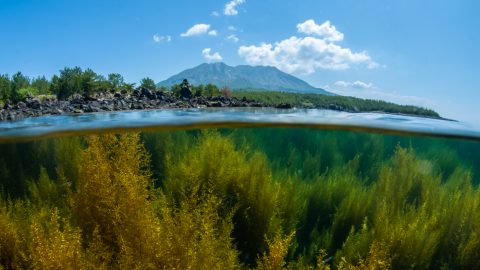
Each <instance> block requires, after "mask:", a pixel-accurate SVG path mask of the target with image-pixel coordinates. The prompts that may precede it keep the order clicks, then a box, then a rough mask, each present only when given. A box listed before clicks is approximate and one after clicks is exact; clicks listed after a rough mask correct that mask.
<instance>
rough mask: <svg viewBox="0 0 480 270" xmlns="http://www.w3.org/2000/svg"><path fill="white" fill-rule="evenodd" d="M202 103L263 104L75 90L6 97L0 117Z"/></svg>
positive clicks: (138, 92) (157, 93)
mask: <svg viewBox="0 0 480 270" xmlns="http://www.w3.org/2000/svg"><path fill="white" fill-rule="evenodd" d="M202 107H266V106H265V104H263V103H260V102H256V101H254V100H248V99H246V98H243V99H237V98H235V97H233V98H226V97H203V96H200V97H191V98H185V97H180V98H179V97H176V96H173V95H171V94H170V93H165V92H161V91H151V90H149V89H146V88H141V89H138V90H135V91H133V92H132V93H127V92H120V93H114V94H112V93H103V94H96V95H94V96H82V95H78V94H75V95H73V96H71V97H70V98H69V99H68V100H56V99H55V98H44V99H40V98H38V97H29V98H27V99H26V100H25V101H24V102H23V101H20V102H18V103H16V104H13V103H12V102H10V101H7V102H6V103H5V104H4V105H3V107H0V121H14V120H20V119H23V118H27V117H36V116H43V115H63V114H79V113H91V112H105V111H125V110H145V109H168V108H202Z"/></svg>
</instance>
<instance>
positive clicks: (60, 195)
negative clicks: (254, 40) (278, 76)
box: [0, 112, 480, 269]
mask: <svg viewBox="0 0 480 270" xmlns="http://www.w3.org/2000/svg"><path fill="white" fill-rule="evenodd" d="M195 113H196V112H195ZM172 114H175V113H174V112H172ZM236 115H237V117H238V114H236ZM257 115H258V114H257ZM150 116H151V115H150ZM189 116H191V115H185V114H183V115H176V116H175V117H171V118H170V119H169V120H168V121H169V123H170V124H171V125H163V126H158V123H153V122H155V121H154V120H152V119H144V118H142V117H140V118H138V117H137V122H135V123H143V125H140V124H138V125H136V126H135V128H134V129H133V130H132V129H131V127H132V123H134V121H133V120H132V121H131V122H128V125H127V124H125V123H124V125H125V128H126V130H125V132H122V130H123V128H122V122H121V121H116V122H115V117H110V119H111V121H113V122H115V123H116V126H112V125H108V124H105V125H106V126H105V125H104V126H102V123H106V122H108V121H106V122H95V121H93V122H92V123H94V124H93V126H95V127H108V128H104V129H90V130H88V132H85V130H86V129H85V128H83V129H81V130H75V129H67V130H59V129H55V132H50V131H52V130H51V129H49V132H46V133H45V132H44V133H41V134H40V133H38V130H37V131H35V132H33V131H32V130H34V128H33V126H34V125H31V126H23V127H21V128H18V127H19V125H20V124H19V123H10V125H11V126H10V128H11V129H8V127H6V126H3V128H4V130H3V131H4V133H3V135H4V136H3V143H2V144H0V186H1V190H2V192H1V198H0V265H1V267H3V268H6V269H10V268H14V269H20V268H30V267H33V268H42V267H53V268H69V267H70V268H85V269H87V268H89V269H90V268H100V267H101V266H104V267H105V268H122V269H131V268H134V267H139V268H141V269H146V268H152V269H156V268H166V269H171V268H177V269H186V268H191V269H203V268H215V269H228V268H239V267H240V268H246V267H258V268H262V267H263V268H262V269H278V268H276V267H279V266H283V267H292V268H294V269H315V268H314V267H317V268H318V269H323V268H322V267H332V268H338V269H343V268H348V267H358V268H359V269H363V268H369V267H371V268H369V269H381V268H382V267H387V266H388V267H390V268H393V269H409V268H414V269H426V268H430V269H439V268H442V267H444V268H446V269H450V268H454V269H475V268H480V260H479V254H480V190H479V188H478V186H479V183H480V141H479V140H476V139H475V138H476V134H477V133H476V132H475V131H473V130H470V131H468V132H467V130H468V129H466V128H465V129H464V131H465V132H459V131H458V130H460V129H459V128H458V127H457V129H455V128H451V129H448V128H446V126H447V125H452V123H447V124H445V125H446V126H445V127H444V128H443V129H441V130H440V128H439V127H441V124H439V125H434V124H432V123H428V121H438V120H425V121H427V124H425V123H423V122H422V123H423V124H424V125H420V124H418V123H420V122H421V121H423V120H417V119H415V118H408V117H402V116H385V115H384V116H383V117H393V118H392V119H393V120H392V119H389V120H385V119H383V120H381V121H386V122H389V123H391V125H388V124H385V123H384V122H382V123H383V124H382V125H381V124H379V123H380V122H375V121H380V120H378V117H376V118H374V120H372V119H373V118H371V116H369V117H370V118H368V117H363V120H361V121H360V120H358V119H353V120H354V121H353V122H352V123H357V125H353V124H352V123H350V124H349V123H346V122H342V120H338V119H337V120H335V118H332V117H333V116H332V115H329V117H330V118H328V119H330V122H328V123H327V122H326V120H325V119H323V120H322V119H318V115H315V117H311V118H308V117H307V116H305V115H304V116H305V117H304V118H301V117H300V118H295V116H292V115H291V114H290V115H285V114H283V115H282V116H283V118H282V119H290V120H288V121H285V120H278V121H277V123H275V118H271V119H269V120H268V119H267V120H268V121H263V122H262V121H261V120H262V119H257V120H252V118H245V117H243V118H242V117H240V118H241V119H236V120H237V121H236V122H235V121H233V120H232V119H230V120H232V121H224V120H225V119H227V120H228V118H218V119H219V120H218V121H217V120H215V119H216V118H215V115H209V116H210V117H208V118H202V121H196V120H195V119H194V118H188V117H189ZM200 116H201V117H205V115H200ZM251 116H252V117H253V116H254V115H251ZM299 116H301V115H299ZM92 117H93V116H92ZM95 117H99V116H98V115H96V116H95ZM102 117H105V116H102ZM182 117H184V118H182ZM395 117H397V118H395ZM345 118H348V117H346V116H345V115H343V116H342V119H345ZM102 119H103V118H102ZM117 119H118V118H117ZM121 119H123V120H125V118H121ZM192 119H193V120H192ZM212 119H213V120H212ZM242 119H243V120H242ZM292 119H293V121H292ZM295 119H307V120H308V119H310V120H308V121H311V122H308V121H304V122H303V123H301V124H302V125H298V124H299V123H298V122H296V121H295ZM348 119H350V120H351V118H348ZM368 119H370V120H368ZM375 119H376V120H375ZM398 119H404V121H399V120H398ZM405 119H406V120H405ZM57 120H58V119H57ZM197 120H198V119H197ZM205 120H208V121H205ZM240 120H242V121H240ZM320 120H322V121H323V122H322V121H320ZM355 120H356V121H355ZM138 121H140V122H138ZM142 121H144V122H142ZM145 121H150V122H151V121H153V122H152V125H145ZM156 121H158V119H157V120H156ZM182 121H183V122H182ZM215 121H217V122H215ZM362 121H364V122H362ZM372 121H373V122H372ZM409 121H410V122H409ZM415 121H417V122H415ZM418 121H420V122H418ZM61 122H62V121H61ZM365 122H368V123H370V125H369V124H364V123H365ZM405 122H406V123H408V124H405ZM62 123H66V122H62ZM76 123H77V124H78V123H79V122H78V121H77V122H76ZM83 123H84V124H88V123H89V122H88V121H84V122H83ZM179 123H187V124H188V125H185V126H182V125H179ZM415 123H417V124H415ZM434 123H435V122H434ZM110 124H111V123H110ZM117 124H118V125H117ZM293 124H296V125H293ZM4 125H7V124H4ZM15 125H16V126H15ZM265 125H267V126H268V127H262V126H265ZM409 125H411V126H410V127H411V129H408V127H409ZM453 125H456V124H455V123H454V124H453ZM13 126H15V128H14V127H13ZM39 126H42V124H39V125H37V126H36V127H37V128H38V127H39ZM53 126H55V125H53ZM59 126H61V125H59ZM66 126H68V121H67V124H66ZM249 126H254V127H249ZM377 126H378V128H376V127H377ZM395 126H396V128H394V127H395ZM43 127H50V128H51V127H52V122H48V123H46V122H43ZM199 127H201V128H199ZM433 127H435V128H437V129H439V130H440V132H436V133H435V132H433V131H436V130H433V129H431V128H433ZM22 128H23V130H24V131H26V132H25V134H27V135H28V136H24V137H22V136H21V135H19V136H18V139H19V141H15V140H14V138H15V136H11V135H12V134H13V133H12V132H13V131H15V132H19V130H20V131H21V130H22ZM185 128H186V129H185ZM7 129H8V130H7ZM429 130H430V131H431V132H427V131H429ZM432 130H433V131H432ZM100 131H101V132H100ZM127 131H128V132H127ZM36 132H37V133H36ZM112 132H113V133H112ZM442 132H443V133H442ZM96 133H101V134H96ZM5 134H7V135H8V136H7V135H5ZM66 135H68V136H66ZM35 136H40V137H38V139H35V140H31V139H32V138H33V137H35ZM445 136H446V137H449V138H445ZM0 137H1V136H0ZM47 137H48V138H47ZM452 137H453V138H452ZM464 138H468V140H466V139H464ZM1 267H0V268H1ZM269 267H270V268H269ZM308 267H311V268H308ZM349 269H350V268H349Z"/></svg>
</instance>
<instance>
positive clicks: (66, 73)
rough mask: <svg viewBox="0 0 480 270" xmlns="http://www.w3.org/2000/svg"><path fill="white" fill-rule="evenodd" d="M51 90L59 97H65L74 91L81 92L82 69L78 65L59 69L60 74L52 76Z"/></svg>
mask: <svg viewBox="0 0 480 270" xmlns="http://www.w3.org/2000/svg"><path fill="white" fill-rule="evenodd" d="M52 81H53V92H54V93H55V94H56V95H57V97H58V98H59V99H65V98H67V97H69V96H71V95H72V94H74V93H82V69H81V68H80V67H74V68H68V67H65V68H64V69H63V70H60V76H58V77H57V78H55V77H54V79H52Z"/></svg>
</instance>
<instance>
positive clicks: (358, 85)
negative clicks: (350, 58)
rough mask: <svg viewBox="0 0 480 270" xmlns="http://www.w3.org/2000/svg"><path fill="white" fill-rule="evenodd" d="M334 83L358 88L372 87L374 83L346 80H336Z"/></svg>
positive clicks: (339, 85)
mask: <svg viewBox="0 0 480 270" xmlns="http://www.w3.org/2000/svg"><path fill="white" fill-rule="evenodd" d="M333 85H335V86H338V87H344V88H346V87H352V88H356V89H370V88H372V87H373V83H366V82H362V81H354V82H346V81H336V82H335V83H334V84H333Z"/></svg>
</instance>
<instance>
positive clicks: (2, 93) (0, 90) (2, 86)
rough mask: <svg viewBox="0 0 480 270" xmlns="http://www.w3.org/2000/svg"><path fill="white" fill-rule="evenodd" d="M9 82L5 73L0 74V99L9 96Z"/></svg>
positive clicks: (5, 98)
mask: <svg viewBox="0 0 480 270" xmlns="http://www.w3.org/2000/svg"><path fill="white" fill-rule="evenodd" d="M11 92H12V90H11V82H10V78H9V76H8V75H7V74H2V75H0V99H1V100H7V99H9V98H10V93H11Z"/></svg>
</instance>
